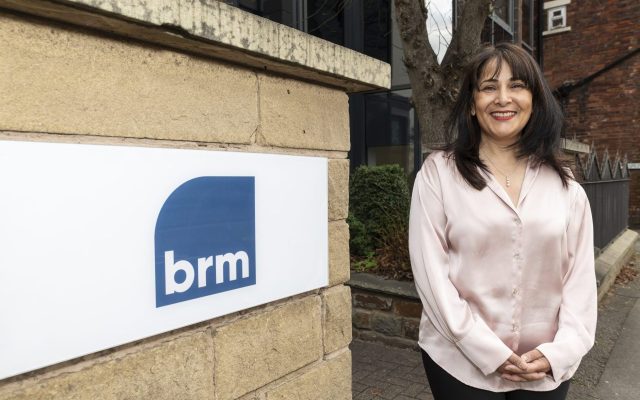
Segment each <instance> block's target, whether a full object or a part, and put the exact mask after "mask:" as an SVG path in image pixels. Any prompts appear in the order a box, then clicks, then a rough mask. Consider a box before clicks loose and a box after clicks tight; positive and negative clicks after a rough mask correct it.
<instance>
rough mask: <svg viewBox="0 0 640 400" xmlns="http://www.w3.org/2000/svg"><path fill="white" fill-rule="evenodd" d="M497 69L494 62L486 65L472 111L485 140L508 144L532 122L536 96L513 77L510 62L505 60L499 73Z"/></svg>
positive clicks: (515, 139)
mask: <svg viewBox="0 0 640 400" xmlns="http://www.w3.org/2000/svg"><path fill="white" fill-rule="evenodd" d="M495 69H496V68H495V62H493V63H488V64H487V65H486V67H485V70H484V72H483V74H482V76H481V78H480V81H479V84H478V88H477V89H476V90H475V91H474V93H473V105H472V111H471V113H472V114H475V116H476V118H478V123H479V124H480V130H481V132H482V140H483V141H484V140H489V141H492V142H495V143H498V144H501V145H505V146H508V145H510V144H512V143H514V142H515V141H517V140H518V137H519V136H520V133H521V132H522V129H524V127H525V125H526V124H527V122H528V121H529V118H530V117H531V106H532V98H533V96H532V94H531V91H530V90H529V89H528V88H527V85H526V84H525V83H524V82H523V81H521V80H516V79H514V78H513V76H512V75H511V67H509V64H507V63H506V62H503V63H502V66H501V68H500V73H499V74H498V75H497V76H493V73H494V71H495Z"/></svg>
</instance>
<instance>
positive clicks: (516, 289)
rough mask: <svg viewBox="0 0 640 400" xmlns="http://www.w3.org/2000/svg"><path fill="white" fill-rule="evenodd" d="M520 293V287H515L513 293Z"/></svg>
mask: <svg viewBox="0 0 640 400" xmlns="http://www.w3.org/2000/svg"><path fill="white" fill-rule="evenodd" d="M518 293H520V291H519V290H518V288H513V295H514V296H517V295H518Z"/></svg>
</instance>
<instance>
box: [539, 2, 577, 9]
mask: <svg viewBox="0 0 640 400" xmlns="http://www.w3.org/2000/svg"><path fill="white" fill-rule="evenodd" d="M569 4H571V0H553V1H547V2H546V3H544V6H543V8H544V9H545V10H548V9H550V8H556V7H562V6H568V5H569Z"/></svg>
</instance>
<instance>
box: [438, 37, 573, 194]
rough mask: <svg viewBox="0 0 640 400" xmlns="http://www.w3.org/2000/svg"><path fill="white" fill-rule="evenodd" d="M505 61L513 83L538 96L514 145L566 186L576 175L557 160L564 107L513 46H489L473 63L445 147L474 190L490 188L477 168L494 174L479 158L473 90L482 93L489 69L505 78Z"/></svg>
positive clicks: (532, 63) (525, 56)
mask: <svg viewBox="0 0 640 400" xmlns="http://www.w3.org/2000/svg"><path fill="white" fill-rule="evenodd" d="M503 61H504V62H506V63H507V65H509V67H510V68H511V72H512V74H513V79H517V80H522V81H523V82H524V83H525V84H526V85H527V88H528V89H529V90H530V91H531V94H532V95H533V96H532V112H531V117H530V118H529V121H528V122H527V124H526V125H525V127H524V128H523V130H522V133H521V135H520V137H519V139H518V140H517V141H516V142H515V143H514V144H513V146H514V148H516V151H517V156H518V157H519V158H524V157H528V156H532V162H533V163H534V164H535V165H540V164H546V165H548V166H549V167H551V168H552V169H553V170H555V171H556V172H557V173H558V175H559V176H560V179H561V180H562V185H563V186H565V187H566V186H567V184H568V180H569V179H571V177H570V175H569V173H568V172H567V169H565V168H563V167H562V165H561V163H560V161H559V160H558V159H557V158H556V154H557V152H558V150H559V145H560V135H561V133H562V129H563V124H564V115H563V113H562V109H561V108H560V105H559V104H558V102H557V101H556V99H555V97H553V94H552V93H551V89H550V88H549V86H548V85H547V83H546V81H545V79H544V77H543V76H542V72H541V71H540V68H539V67H538V64H537V63H536V61H535V60H534V59H533V57H531V55H529V53H527V52H526V51H525V50H524V49H522V48H521V47H520V46H516V45H514V44H511V43H500V44H497V45H495V46H488V47H485V48H484V49H482V50H481V51H480V52H479V53H478V54H477V55H476V56H475V57H474V58H473V59H472V60H471V62H470V63H469V66H468V68H467V71H466V73H465V77H464V81H463V82H462V87H461V88H460V93H459V94H458V99H457V100H456V103H455V105H454V107H453V110H452V112H451V114H450V115H449V119H448V123H447V135H446V145H445V147H444V149H445V150H447V151H449V152H450V153H451V154H452V155H453V158H454V160H455V163H456V167H457V169H458V171H459V172H460V174H461V175H462V177H463V178H464V179H465V180H466V181H467V182H468V183H469V184H470V185H471V186H473V187H474V188H476V189H478V190H481V189H482V188H484V187H485V186H486V184H487V183H486V180H485V179H484V177H483V176H482V175H481V174H480V172H479V171H478V167H480V168H481V169H483V170H484V171H489V170H488V168H487V166H486V165H485V164H484V163H483V162H482V161H481V160H480V156H479V148H480V140H481V133H480V125H479V124H478V120H477V118H475V117H473V116H472V115H471V109H472V105H473V101H474V100H473V99H474V96H473V95H474V92H475V91H476V90H478V87H479V81H480V79H481V78H482V76H483V75H484V73H485V69H486V68H491V67H493V66H495V71H494V73H493V77H495V76H497V75H498V74H500V67H501V66H502V62H503Z"/></svg>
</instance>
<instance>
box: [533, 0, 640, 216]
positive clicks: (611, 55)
mask: <svg viewBox="0 0 640 400" xmlns="http://www.w3.org/2000/svg"><path fill="white" fill-rule="evenodd" d="M544 18H545V32H544V43H543V45H544V70H545V75H546V77H547V79H548V80H549V83H550V84H551V87H552V88H554V89H556V90H557V91H558V94H559V97H560V99H561V101H562V104H563V106H564V109H565V112H566V114H567V137H568V138H571V139H577V140H579V141H582V142H585V143H589V144H591V143H593V144H595V147H596V149H597V150H598V154H602V152H603V151H604V150H605V149H608V151H609V153H610V155H611V156H612V157H613V156H614V155H615V154H616V152H618V151H619V152H620V153H621V155H624V154H625V153H626V154H627V156H628V161H629V162H632V163H638V162H640V101H639V100H638V99H639V98H640V2H638V1H636V0H615V1H576V0H554V1H546V2H545V14H544ZM629 200H630V201H629V219H630V221H629V222H630V224H631V225H637V224H640V171H631V184H630V199H629Z"/></svg>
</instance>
